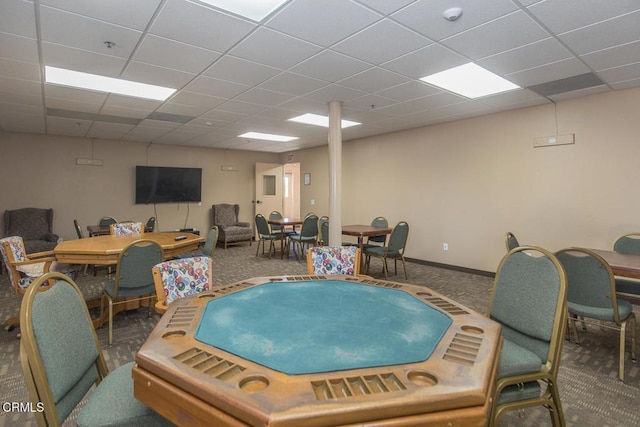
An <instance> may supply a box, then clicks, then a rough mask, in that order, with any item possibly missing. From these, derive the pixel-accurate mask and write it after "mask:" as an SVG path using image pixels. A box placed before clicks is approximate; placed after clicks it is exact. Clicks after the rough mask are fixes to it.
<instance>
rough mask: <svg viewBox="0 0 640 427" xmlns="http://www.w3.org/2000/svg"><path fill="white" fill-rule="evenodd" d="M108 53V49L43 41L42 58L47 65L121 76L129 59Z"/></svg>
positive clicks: (102, 74) (109, 75) (108, 75)
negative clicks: (75, 46) (80, 47)
mask: <svg viewBox="0 0 640 427" xmlns="http://www.w3.org/2000/svg"><path fill="white" fill-rule="evenodd" d="M107 53H108V51H107V50H106V49H105V52H104V53H97V52H90V51H87V50H82V49H77V48H73V47H69V46H64V45H59V44H55V43H42V59H43V62H44V64H45V65H49V66H51V67H58V68H66V69H68V70H73V71H82V72H84V73H91V74H98V75H101V76H107V77H116V78H117V77H120V75H121V74H122V70H124V67H125V65H126V64H127V60H126V59H125V58H121V57H117V56H112V55H107Z"/></svg>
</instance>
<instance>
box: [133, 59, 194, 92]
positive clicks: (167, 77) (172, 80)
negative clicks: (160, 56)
mask: <svg viewBox="0 0 640 427" xmlns="http://www.w3.org/2000/svg"><path fill="white" fill-rule="evenodd" d="M195 76H196V75H195V74H191V73H186V72H183V71H177V70H169V69H167V68H163V67H155V66H153V65H149V64H143V63H141V62H135V61H132V62H130V63H129V65H128V66H127V69H126V70H125V71H124V72H123V73H122V78H123V79H127V80H132V81H134V82H140V83H149V84H154V85H160V86H165V87H170V88H173V89H181V88H182V87H184V86H185V85H186V84H187V83H189V82H190V81H191V80H193V78H194V77H195Z"/></svg>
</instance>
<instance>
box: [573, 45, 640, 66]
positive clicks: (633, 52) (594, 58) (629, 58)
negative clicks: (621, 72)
mask: <svg viewBox="0 0 640 427" xmlns="http://www.w3.org/2000/svg"><path fill="white" fill-rule="evenodd" d="M582 60H583V61H584V62H585V63H586V64H587V65H588V66H589V67H591V68H593V69H594V70H595V71H599V70H605V69H608V68H612V67H620V66H623V65H626V64H629V63H635V62H640V41H635V42H631V43H628V44H625V45H621V46H616V47H612V48H609V49H603V50H599V51H596V52H593V53H588V54H586V55H583V56H582Z"/></svg>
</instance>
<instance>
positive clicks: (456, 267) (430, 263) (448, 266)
mask: <svg viewBox="0 0 640 427" xmlns="http://www.w3.org/2000/svg"><path fill="white" fill-rule="evenodd" d="M405 260H407V261H409V262H414V263H416V264H422V265H428V266H431V267H438V268H446V269H447V270H454V271H460V272H462V273H469V274H477V275H478V276H486V277H495V276H496V273H495V272H493V271H485V270H477V269H475V268H468V267H461V266H459V265H452V264H443V263H440V262H434V261H426V260H423V259H417V258H405Z"/></svg>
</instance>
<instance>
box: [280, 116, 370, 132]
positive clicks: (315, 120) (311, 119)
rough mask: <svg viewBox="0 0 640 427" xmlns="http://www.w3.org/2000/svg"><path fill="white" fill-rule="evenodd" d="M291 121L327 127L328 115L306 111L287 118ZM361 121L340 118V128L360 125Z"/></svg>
mask: <svg viewBox="0 0 640 427" xmlns="http://www.w3.org/2000/svg"><path fill="white" fill-rule="evenodd" d="M289 120H290V121H292V122H298V123H305V124H308V125H316V126H324V127H326V128H328V127H329V117H327V116H321V115H319V114H311V113H307V114H303V115H301V116H298V117H293V118H291V119H289ZM360 124H362V123H358V122H352V121H349V120H342V126H341V127H342V128H343V129H344V128H348V127H351V126H357V125H360Z"/></svg>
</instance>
